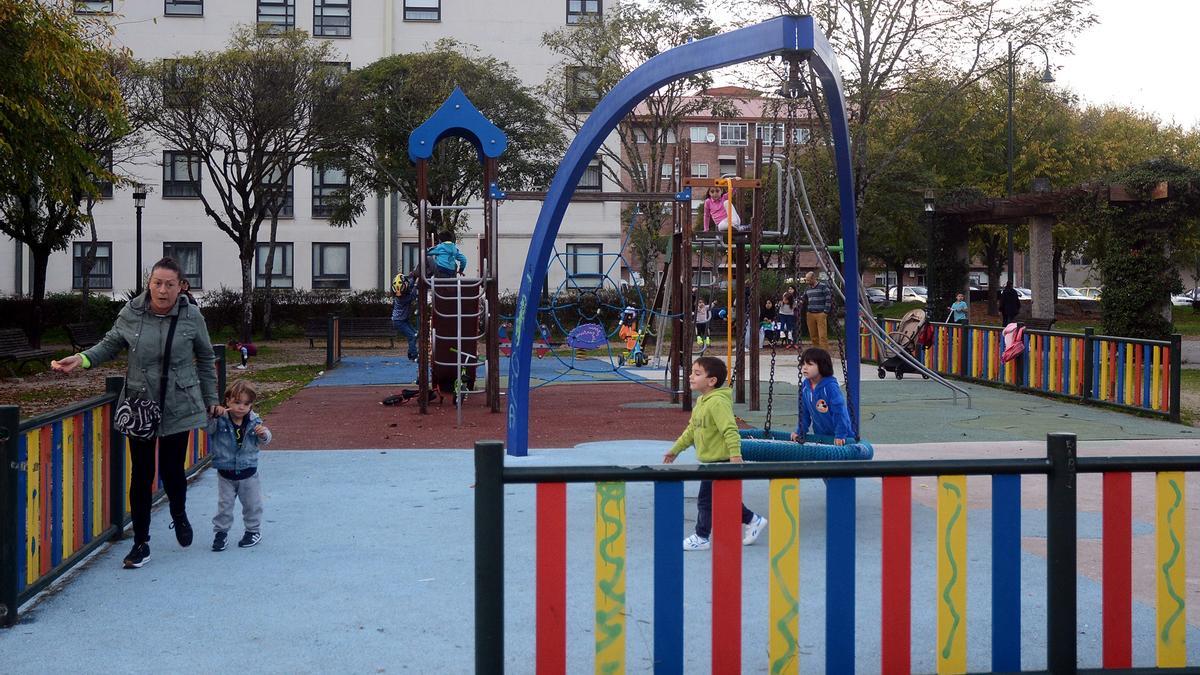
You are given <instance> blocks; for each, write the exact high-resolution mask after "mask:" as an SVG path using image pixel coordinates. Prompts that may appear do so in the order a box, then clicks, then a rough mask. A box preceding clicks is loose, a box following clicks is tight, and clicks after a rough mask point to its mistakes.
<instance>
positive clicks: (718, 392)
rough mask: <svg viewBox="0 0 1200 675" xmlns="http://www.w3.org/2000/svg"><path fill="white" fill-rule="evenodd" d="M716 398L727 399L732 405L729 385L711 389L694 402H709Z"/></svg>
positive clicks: (731, 393) (731, 391) (731, 392)
mask: <svg viewBox="0 0 1200 675" xmlns="http://www.w3.org/2000/svg"><path fill="white" fill-rule="evenodd" d="M718 399H725V400H726V401H729V404H730V405H733V390H732V389H730V388H729V387H720V388H717V389H713V390H712V391H710V392H708V393H707V394H705V395H703V396H701V397H700V400H699V401H697V402H696V403H697V404H702V403H711V402H713V401H716V400H718Z"/></svg>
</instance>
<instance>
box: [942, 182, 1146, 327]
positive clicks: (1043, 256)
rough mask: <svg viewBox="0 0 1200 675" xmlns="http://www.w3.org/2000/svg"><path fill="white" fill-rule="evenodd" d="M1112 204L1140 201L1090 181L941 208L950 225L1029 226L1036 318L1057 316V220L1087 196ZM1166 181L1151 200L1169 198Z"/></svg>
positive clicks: (965, 254)
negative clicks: (1055, 283) (1055, 242)
mask: <svg viewBox="0 0 1200 675" xmlns="http://www.w3.org/2000/svg"><path fill="white" fill-rule="evenodd" d="M1106 193H1107V196H1108V201H1109V202H1110V203H1120V202H1134V201H1141V200H1142V198H1141V197H1137V196H1135V195H1134V194H1133V193H1132V192H1130V190H1129V189H1128V188H1126V187H1125V186H1123V185H1106V184H1088V185H1080V186H1077V187H1073V188H1067V189H1065V190H1055V191H1041V192H1030V193H1026V194H1020V195H1013V196H1012V197H1008V198H1002V199H984V200H980V201H977V202H970V203H966V204H955V205H952V206H944V207H941V208H940V210H939V214H940V215H941V217H942V219H943V222H945V223H947V224H948V225H950V226H958V227H960V228H968V229H969V228H970V227H971V226H972V225H1009V224H1013V225H1021V224H1028V226H1029V252H1028V254H1027V255H1028V256H1029V272H1030V277H1031V278H1030V290H1031V291H1032V292H1033V306H1032V307H1031V312H1030V316H1032V317H1033V318H1035V319H1053V318H1054V300H1055V293H1054V235H1053V229H1054V222H1055V220H1056V219H1057V218H1058V216H1059V214H1061V213H1062V212H1063V211H1065V210H1066V209H1067V208H1068V206H1069V205H1070V204H1071V202H1073V201H1074V200H1075V199H1077V198H1079V197H1081V196H1085V195H1094V196H1098V195H1102V194H1106ZM1169 198H1170V191H1169V190H1168V187H1167V183H1165V182H1163V183H1159V184H1158V186H1157V187H1155V189H1154V190H1153V191H1151V193H1150V200H1152V201H1158V200H1162V199H1169ZM959 255H960V256H961V257H962V258H964V259H965V258H967V257H968V256H969V255H970V254H969V253H968V252H967V251H966V249H965V246H964V247H963V249H962V250H960V251H959Z"/></svg>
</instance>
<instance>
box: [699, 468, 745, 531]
mask: <svg viewBox="0 0 1200 675" xmlns="http://www.w3.org/2000/svg"><path fill="white" fill-rule="evenodd" d="M751 520H754V512H753V511H751V510H750V509H748V508H746V505H745V504H742V524H743V525H749V524H750V521H751ZM711 533H712V481H711V480H702V481H700V494H698V495H696V536H698V537H703V538H705V539H708V535H709V534H711Z"/></svg>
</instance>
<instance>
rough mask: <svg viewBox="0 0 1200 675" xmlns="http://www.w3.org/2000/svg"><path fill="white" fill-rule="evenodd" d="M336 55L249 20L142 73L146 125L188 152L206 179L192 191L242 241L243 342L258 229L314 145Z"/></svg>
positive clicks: (192, 175)
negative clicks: (215, 47) (218, 43)
mask: <svg viewBox="0 0 1200 675" xmlns="http://www.w3.org/2000/svg"><path fill="white" fill-rule="evenodd" d="M331 54H332V50H331V48H330V46H329V43H328V42H325V41H317V40H312V39H310V38H309V37H308V35H307V34H305V33H303V32H299V31H288V32H285V33H279V34H275V35H272V36H264V35H259V34H258V33H257V31H256V30H255V29H254V28H253V27H243V28H241V29H239V30H238V31H237V32H236V33H235V34H234V36H233V37H232V38H231V39H230V41H229V44H228V46H227V47H226V49H225V50H223V51H221V52H216V53H202V54H196V55H193V56H186V57H182V58H180V59H176V60H170V61H162V62H159V63H157V64H154V65H152V66H151V67H149V68H148V69H147V72H146V74H145V76H144V77H142V78H141V79H140V87H139V92H138V95H139V97H140V102H141V103H142V104H143V105H145V106H146V109H147V110H149V111H150V114H149V115H148V118H147V119H148V123H147V124H148V127H149V129H151V130H152V131H154V132H155V133H156V134H157V135H158V136H160V137H161V138H162V139H163V141H164V142H165V143H166V145H167V147H171V148H174V149H177V150H179V151H181V152H182V153H185V154H186V155H187V156H188V157H190V161H189V160H184V161H182V162H181V164H183V165H184V166H186V172H187V175H188V177H189V180H199V179H201V178H202V177H203V180H202V188H201V189H200V190H199V192H198V194H196V195H195V196H196V197H198V198H199V200H200V202H201V204H202V205H203V207H204V212H205V214H207V215H208V217H209V218H210V219H212V221H213V223H214V224H215V225H216V226H217V228H218V229H220V230H221V231H222V232H224V233H225V234H226V235H228V236H229V238H230V239H231V240H233V242H234V243H235V244H236V245H237V248H238V259H239V260H240V262H241V267H242V321H241V329H240V334H241V339H242V340H243V341H249V340H250V338H251V331H252V328H253V325H254V303H253V292H254V256H255V249H256V245H257V242H258V237H259V231H260V229H261V227H262V224H263V222H264V221H265V220H266V219H267V218H269V217H271V215H272V213H273V212H275V213H276V214H277V212H278V208H279V205H280V204H279V202H280V196H281V194H283V193H284V192H285V190H283V189H281V183H283V182H284V181H287V180H290V177H291V175H292V171H293V169H294V168H295V167H296V166H298V165H300V164H302V163H304V162H306V161H308V160H309V158H310V157H311V155H312V153H313V151H314V150H315V149H316V147H317V128H318V124H317V123H316V118H317V117H318V116H320V115H323V114H326V113H328V112H329V108H327V107H326V106H327V101H328V97H329V96H330V95H331V88H330V82H329V72H330V71H329V67H328V66H327V65H326V64H327V63H328V62H329V61H330V58H331V56H330V55H331ZM201 167H202V168H201ZM273 235H274V228H272V239H273ZM272 248H273V247H272Z"/></svg>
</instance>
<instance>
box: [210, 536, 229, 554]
mask: <svg viewBox="0 0 1200 675" xmlns="http://www.w3.org/2000/svg"><path fill="white" fill-rule="evenodd" d="M228 538H229V533H228V532H218V533H216V534H214V535H213V547H212V550H214V551H224V550H225V541H226V540H227V539H228Z"/></svg>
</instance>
